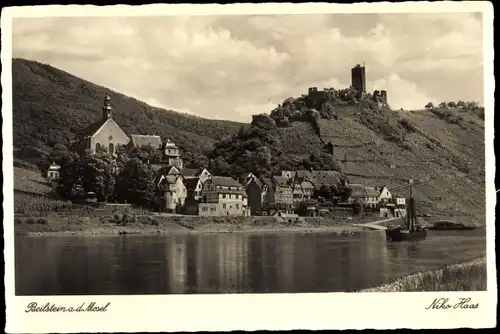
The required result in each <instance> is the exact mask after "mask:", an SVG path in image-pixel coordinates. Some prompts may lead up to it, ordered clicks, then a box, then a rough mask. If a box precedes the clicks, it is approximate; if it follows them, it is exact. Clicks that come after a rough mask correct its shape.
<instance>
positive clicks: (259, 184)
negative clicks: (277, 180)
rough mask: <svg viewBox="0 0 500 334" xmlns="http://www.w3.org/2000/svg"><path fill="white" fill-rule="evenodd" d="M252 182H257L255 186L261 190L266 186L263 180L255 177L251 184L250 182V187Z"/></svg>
mask: <svg viewBox="0 0 500 334" xmlns="http://www.w3.org/2000/svg"><path fill="white" fill-rule="evenodd" d="M252 182H255V184H256V185H257V186H258V187H259V188H260V189H262V187H263V186H264V184H263V183H262V181H261V180H259V179H258V178H256V177H254V178H252V180H251V181H250V182H248V185H250V183H252Z"/></svg>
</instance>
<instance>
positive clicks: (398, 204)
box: [380, 197, 407, 218]
mask: <svg viewBox="0 0 500 334" xmlns="http://www.w3.org/2000/svg"><path fill="white" fill-rule="evenodd" d="M406 214H407V210H406V198H404V197H395V198H392V199H390V200H388V201H386V202H382V204H381V206H380V217H381V218H399V217H406Z"/></svg>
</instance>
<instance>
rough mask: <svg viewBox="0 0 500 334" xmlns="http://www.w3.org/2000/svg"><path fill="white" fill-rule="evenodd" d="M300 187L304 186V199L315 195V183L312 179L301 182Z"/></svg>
mask: <svg viewBox="0 0 500 334" xmlns="http://www.w3.org/2000/svg"><path fill="white" fill-rule="evenodd" d="M300 187H301V188H302V193H303V200H305V201H306V200H310V199H312V198H313V196H314V189H315V188H314V184H313V183H312V182H311V181H302V182H300Z"/></svg>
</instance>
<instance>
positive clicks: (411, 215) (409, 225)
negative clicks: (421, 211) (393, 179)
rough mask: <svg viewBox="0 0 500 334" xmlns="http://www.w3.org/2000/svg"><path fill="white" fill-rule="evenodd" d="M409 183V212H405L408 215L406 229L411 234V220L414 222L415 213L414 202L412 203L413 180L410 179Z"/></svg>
mask: <svg viewBox="0 0 500 334" xmlns="http://www.w3.org/2000/svg"><path fill="white" fill-rule="evenodd" d="M409 183H410V199H409V203H408V204H409V206H410V207H409V209H410V210H409V212H407V213H406V214H407V215H408V229H409V230H410V232H413V227H414V226H413V225H414V224H413V223H414V222H413V220H414V218H415V217H414V213H415V210H414V209H415V206H414V202H413V187H412V185H413V179H410V180H409Z"/></svg>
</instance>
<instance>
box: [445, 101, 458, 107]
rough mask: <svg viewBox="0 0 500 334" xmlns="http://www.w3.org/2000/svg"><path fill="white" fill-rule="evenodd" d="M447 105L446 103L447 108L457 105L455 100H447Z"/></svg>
mask: <svg viewBox="0 0 500 334" xmlns="http://www.w3.org/2000/svg"><path fill="white" fill-rule="evenodd" d="M447 105H448V107H449V108H455V107H456V106H457V104H456V103H455V101H450V102H448V104H447Z"/></svg>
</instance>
